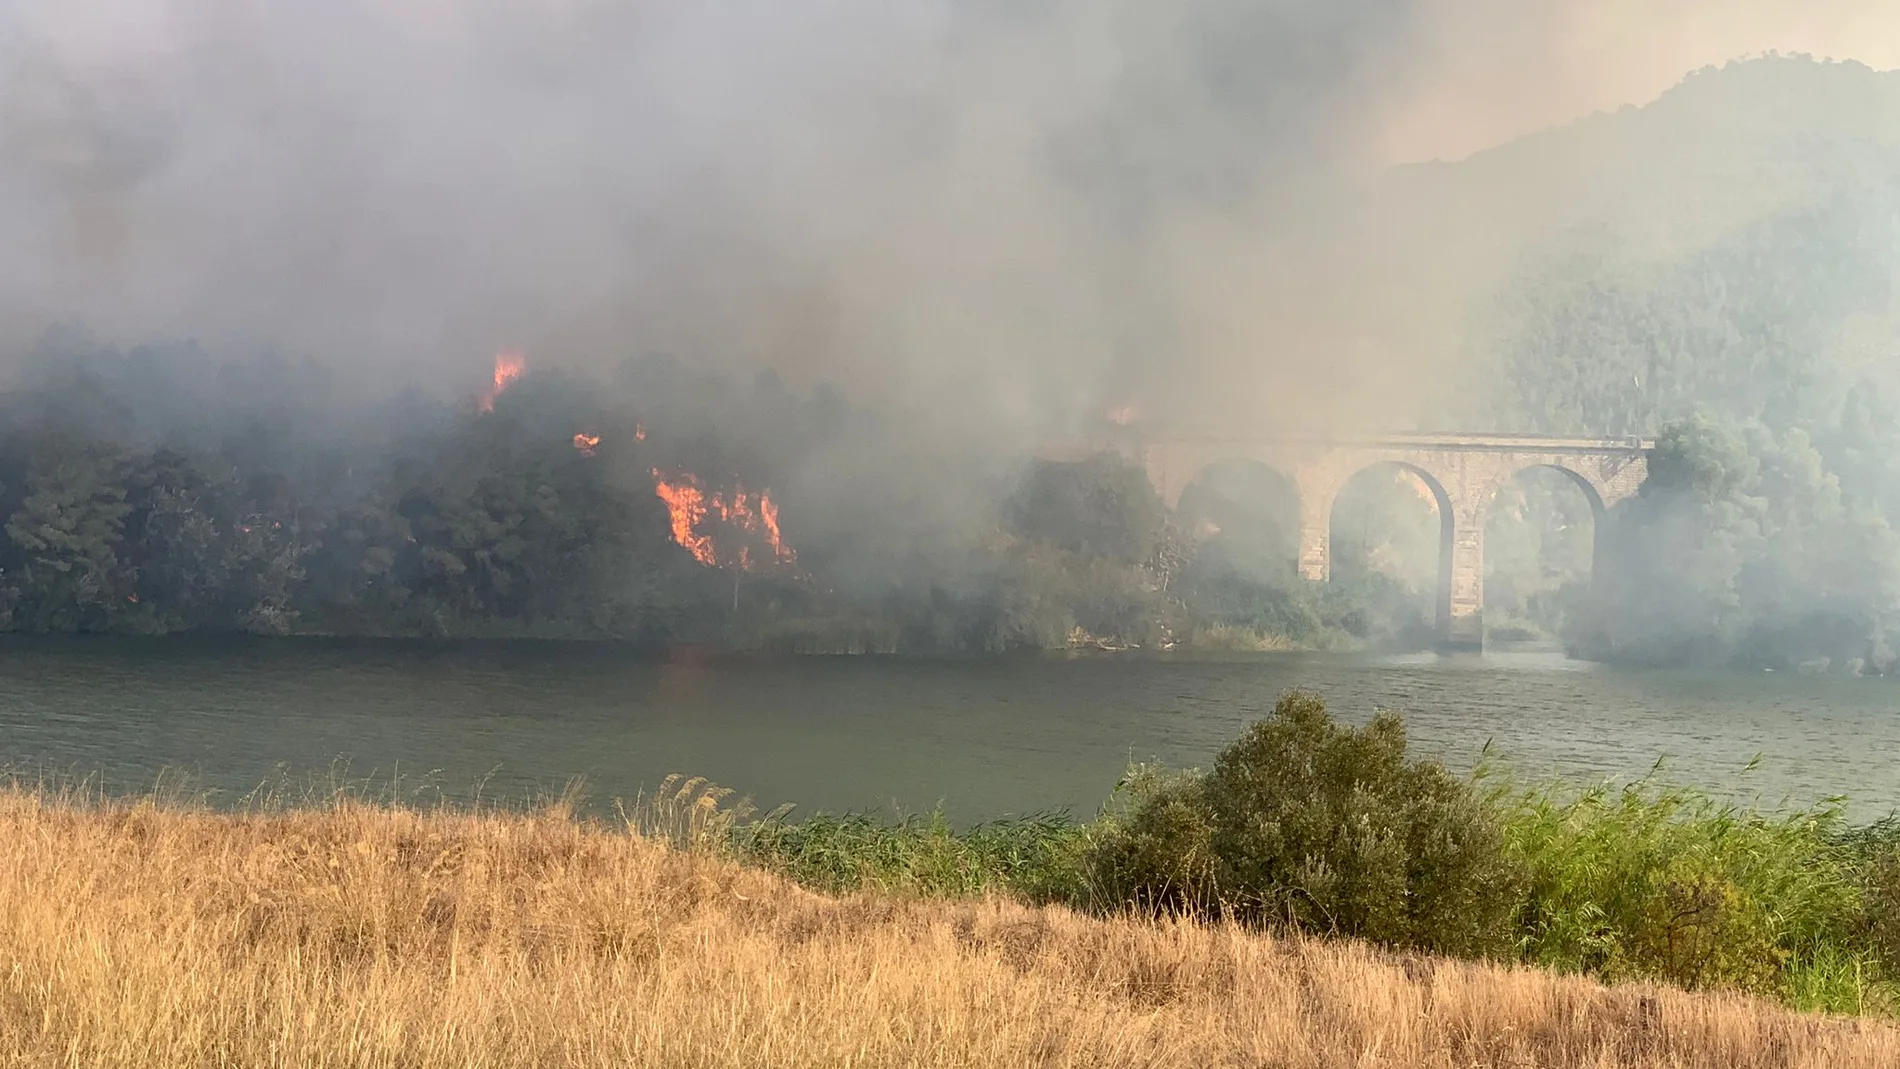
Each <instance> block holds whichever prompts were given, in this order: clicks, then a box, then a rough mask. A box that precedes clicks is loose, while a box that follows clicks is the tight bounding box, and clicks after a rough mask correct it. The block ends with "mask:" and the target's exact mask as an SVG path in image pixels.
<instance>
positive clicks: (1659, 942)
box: [1499, 784, 1873, 1009]
mask: <svg viewBox="0 0 1900 1069" xmlns="http://www.w3.org/2000/svg"><path fill="white" fill-rule="evenodd" d="M1499 804H1500V805H1501V806H1503V807H1506V808H1507V811H1508V813H1509V816H1508V824H1507V827H1508V835H1509V837H1510V840H1511V843H1512V846H1513V848H1514V849H1515V850H1516V851H1517V852H1518V853H1520V854H1521V855H1522V856H1524V857H1525V859H1526V860H1527V862H1528V864H1529V866H1530V869H1531V873H1532V879H1531V883H1530V887H1529V891H1528V893H1527V895H1526V898H1525V902H1524V905H1523V907H1522V910H1521V914H1520V918H1519V925H1520V930H1521V935H1520V940H1519V945H1520V949H1521V951H1522V953H1523V954H1524V956H1525V957H1526V958H1527V959H1528V960H1530V961H1534V962H1537V963H1539V964H1544V965H1551V966H1557V967H1561V968H1567V969H1582V970H1588V971H1590V972H1594V973H1597V974H1599V975H1602V976H1605V977H1607V978H1610V979H1625V978H1654V979H1662V980H1667V981H1669V982H1671V983H1675V984H1679V985H1682V986H1684V987H1689V988H1710V987H1732V988H1740V989H1743V990H1748V991H1754V992H1758V993H1761V994H1771V995H1779V996H1782V997H1790V996H1795V995H1797V994H1800V995H1803V996H1805V997H1804V999H1803V1000H1804V1001H1813V1002H1816V1003H1818V1005H1819V1008H1830V1009H1845V1008H1849V1007H1847V1006H1844V1005H1841V1004H1840V1003H1841V1002H1842V1001H1843V1000H1844V999H1845V1000H1849V1001H1857V1000H1858V998H1859V992H1839V991H1835V992H1830V991H1827V990H1824V989H1816V987H1815V985H1814V984H1813V983H1812V981H1813V980H1814V979H1815V976H1814V975H1813V968H1812V966H1814V965H1815V964H1816V963H1817V961H1819V960H1820V959H1821V958H1825V957H1827V956H1828V948H1839V947H1843V946H1847V945H1850V944H1855V943H1860V944H1861V946H1862V947H1863V949H1864V948H1865V946H1866V944H1865V943H1863V942H1862V941H1860V940H1858V939H1856V932H1855V929H1856V928H1857V927H1861V924H1860V923H1859V920H1860V917H1861V916H1862V909H1863V904H1864V900H1865V896H1864V894H1863V881H1862V879H1861V865H1860V863H1859V859H1858V857H1857V854H1856V852H1855V851H1852V850H1850V849H1848V848H1846V847H1845V846H1844V845H1843V843H1842V841H1841V836H1840V834H1839V832H1840V820H1841V817H1840V811H1839V809H1838V808H1836V807H1824V808H1821V809H1816V810H1802V811H1796V812H1792V813H1786V814H1778V815H1777V814H1761V813H1756V812H1752V811H1744V810H1739V809H1736V808H1734V807H1731V806H1724V805H1720V804H1718V803H1716V802H1714V801H1713V800H1711V799H1709V798H1707V797H1706V796H1704V795H1701V794H1699V793H1697V792H1694V791H1689V790H1684V789H1680V788H1672V789H1650V788H1648V787H1647V786H1646V785H1645V784H1635V785H1632V786H1629V787H1626V788H1623V789H1621V790H1612V789H1610V788H1608V787H1598V788H1595V789H1592V790H1588V791H1584V792H1582V793H1581V794H1579V795H1577V796H1575V797H1572V798H1570V799H1568V800H1563V799H1560V798H1558V797H1557V796H1555V795H1554V794H1553V793H1552V792H1551V791H1549V790H1542V791H1535V792H1531V793H1529V794H1526V795H1523V796H1522V797H1520V798H1517V799H1515V800H1514V801H1505V800H1502V799H1501V800H1500V801H1499ZM1857 956H1859V957H1866V958H1869V964H1873V963H1872V961H1871V955H1868V954H1866V953H1861V954H1859V955H1857ZM1804 982H1805V983H1806V986H1807V987H1808V990H1806V991H1805V992H1797V991H1796V990H1795V988H1796V987H1797V986H1801V985H1802V984H1803V983H1804Z"/></svg>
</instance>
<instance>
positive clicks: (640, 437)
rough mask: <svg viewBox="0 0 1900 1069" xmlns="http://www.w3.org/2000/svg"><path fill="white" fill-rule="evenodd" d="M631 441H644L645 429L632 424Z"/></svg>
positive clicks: (645, 438) (645, 437) (645, 436)
mask: <svg viewBox="0 0 1900 1069" xmlns="http://www.w3.org/2000/svg"><path fill="white" fill-rule="evenodd" d="M633 440H634V441H636V442H644V441H646V440H647V429H646V428H645V427H642V426H640V425H639V424H638V423H636V424H634V425H633Z"/></svg>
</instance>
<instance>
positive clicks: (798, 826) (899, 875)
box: [732, 812, 1079, 898]
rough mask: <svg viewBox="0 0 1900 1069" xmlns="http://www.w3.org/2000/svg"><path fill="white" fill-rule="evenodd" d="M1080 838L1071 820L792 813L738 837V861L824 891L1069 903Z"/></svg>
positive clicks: (735, 846)
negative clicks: (956, 822) (972, 822)
mask: <svg viewBox="0 0 1900 1069" xmlns="http://www.w3.org/2000/svg"><path fill="white" fill-rule="evenodd" d="M1078 836H1079V833H1078V831H1077V830H1076V828H1075V826H1074V825H1073V824H1072V823H1071V822H1070V821H1069V820H1067V819H1066V818H1064V817H1062V816H1059V815H1054V816H1033V817H1025V818H1022V819H1018V820H1003V821H994V822H991V823H987V824H981V825H978V826H976V827H974V828H969V829H966V830H963V831H957V830H955V829H953V828H952V827H951V826H950V824H949V822H948V821H946V820H945V819H944V817H943V814H942V813H940V812H938V813H931V814H929V815H927V816H911V817H904V818H900V819H898V820H895V821H884V820H880V819H878V818H877V817H876V815H875V814H867V813H847V814H843V815H837V816H834V815H830V814H824V813H819V814H815V815H813V816H811V817H807V818H805V819H804V820H800V821H791V820H789V819H787V818H786V816H785V815H784V814H783V813H779V814H773V815H771V816H768V817H767V818H766V819H764V820H761V821H758V822H755V823H752V824H749V825H746V826H744V827H742V828H740V829H739V830H738V832H737V833H736V834H735V835H734V837H733V839H732V842H733V849H734V851H735V852H736V854H737V856H738V857H740V858H742V859H744V860H747V861H750V862H753V863H756V864H762V865H765V866H767V867H770V868H772V869H775V870H777V871H779V872H783V873H785V874H786V875H788V876H790V877H792V878H793V879H796V880H798V881H799V882H801V883H804V884H806V885H807V886H810V887H814V888H817V889H819V890H823V891H830V892H840V891H854V890H876V891H880V892H886V893H898V894H912V895H931V896H968V895H979V894H984V893H987V892H1004V891H1011V892H1015V893H1019V894H1023V895H1026V896H1029V897H1032V898H1054V897H1066V896H1067V895H1069V894H1071V893H1072V890H1071V887H1070V884H1069V881H1070V879H1071V878H1072V874H1073V872H1074V870H1075V865H1074V862H1073V861H1072V860H1071V855H1072V854H1073V853H1074V851H1075V844H1076V842H1077V841H1078Z"/></svg>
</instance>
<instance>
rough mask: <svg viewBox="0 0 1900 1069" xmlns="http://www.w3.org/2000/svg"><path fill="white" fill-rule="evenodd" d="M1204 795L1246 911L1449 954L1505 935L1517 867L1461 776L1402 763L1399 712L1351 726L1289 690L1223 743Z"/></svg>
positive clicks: (1234, 904)
mask: <svg viewBox="0 0 1900 1069" xmlns="http://www.w3.org/2000/svg"><path fill="white" fill-rule="evenodd" d="M1204 792H1205V801H1206V806H1207V813H1208V819H1209V822H1210V824H1211V826H1212V829H1213V832H1212V839H1211V848H1212V851H1213V854H1214V856H1215V858H1216V859H1217V862H1218V863H1217V867H1216V879H1217V880H1218V883H1219V886H1220V889H1221V893H1222V895H1223V897H1224V900H1225V902H1224V904H1225V906H1226V907H1227V908H1228V909H1229V910H1231V911H1233V912H1236V913H1237V914H1239V915H1240V916H1242V917H1252V918H1255V919H1262V920H1269V921H1278V922H1285V923H1290V924H1293V925H1295V926H1298V927H1301V928H1306V929H1308V930H1315V931H1331V932H1338V933H1343V934H1348V935H1355V936H1360V937H1363V938H1366V939H1370V940H1373V941H1375V942H1379V943H1385V944H1388V945H1393V946H1409V947H1418V948H1422V949H1427V950H1434V951H1439V952H1444V953H1463V954H1489V953H1495V952H1497V951H1498V950H1500V949H1502V948H1503V947H1504V946H1505V945H1507V943H1508V936H1507V930H1506V925H1505V922H1506V919H1507V917H1508V914H1509V909H1510V905H1511V901H1512V896H1513V893H1514V885H1515V881H1516V879H1517V877H1516V873H1515V872H1514V871H1513V869H1512V867H1511V866H1510V864H1509V863H1508V861H1507V859H1506V858H1505V856H1504V853H1503V851H1502V849H1501V846H1502V838H1501V835H1500V833H1499V830H1498V828H1497V826H1496V824H1495V823H1494V822H1493V821H1492V820H1491V818H1490V815H1489V814H1488V813H1487V812H1486V811H1485V810H1484V809H1483V808H1482V807H1481V806H1480V805H1479V804H1478V802H1477V799H1476V798H1475V796H1473V795H1472V793H1471V791H1470V789H1469V787H1468V786H1467V785H1466V784H1464V783H1462V782H1460V781H1458V780H1456V779H1454V778H1453V777H1452V776H1451V775H1450V774H1449V773H1447V772H1446V771H1445V769H1444V768H1443V767H1442V766H1440V765H1439V764H1437V763H1436V762H1428V761H1408V760H1407V758H1406V754H1405V729H1404V725H1403V724H1402V722H1401V721H1400V720H1399V719H1398V717H1396V716H1392V715H1390V714H1383V713H1382V714H1380V715H1379V716H1377V717H1375V718H1374V720H1373V721H1372V723H1371V724H1369V725H1368V726H1366V727H1364V728H1359V729H1355V728H1350V727H1345V726H1342V725H1340V724H1337V723H1335V722H1334V721H1333V720H1332V718H1331V717H1330V716H1329V715H1328V714H1327V712H1326V705H1325V702H1324V701H1323V700H1321V699H1320V697H1319V696H1318V695H1316V694H1311V693H1305V692H1298V691H1295V692H1293V693H1290V694H1288V695H1287V696H1285V697H1284V698H1282V699H1281V700H1280V702H1279V704H1278V705H1276V706H1275V708H1274V712H1273V716H1272V717H1271V718H1270V719H1267V720H1264V721H1262V722H1260V723H1258V724H1255V725H1254V726H1253V727H1251V728H1249V729H1248V730H1247V731H1246V732H1245V733H1243V734H1242V736H1241V737H1240V739H1239V740H1238V741H1237V742H1235V743H1234V744H1233V745H1231V746H1229V747H1228V748H1227V749H1226V750H1224V751H1222V752H1221V754H1220V756H1219V757H1218V758H1216V759H1215V762H1214V768H1213V771H1212V772H1211V773H1210V774H1209V775H1208V777H1207V781H1206V784H1205V786H1204Z"/></svg>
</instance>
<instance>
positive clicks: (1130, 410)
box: [1107, 405, 1135, 427]
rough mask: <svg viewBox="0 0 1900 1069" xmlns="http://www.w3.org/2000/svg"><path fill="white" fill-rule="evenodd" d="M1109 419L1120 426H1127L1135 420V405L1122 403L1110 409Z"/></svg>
mask: <svg viewBox="0 0 1900 1069" xmlns="http://www.w3.org/2000/svg"><path fill="white" fill-rule="evenodd" d="M1107 415H1108V421H1109V422H1110V423H1113V424H1115V425H1116V426H1118V427H1126V426H1128V425H1129V424H1131V423H1133V422H1135V406H1134V405H1121V406H1119V407H1116V408H1111V409H1109V410H1108V413H1107Z"/></svg>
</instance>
